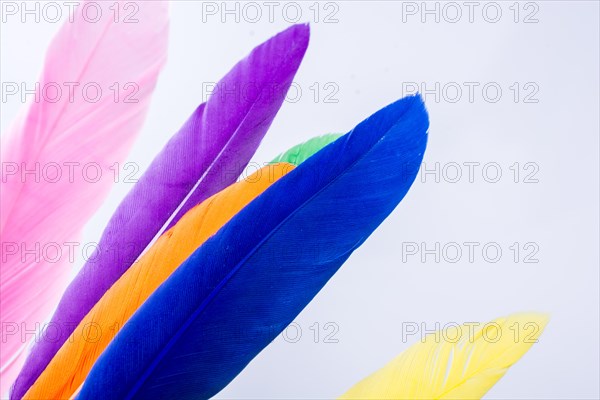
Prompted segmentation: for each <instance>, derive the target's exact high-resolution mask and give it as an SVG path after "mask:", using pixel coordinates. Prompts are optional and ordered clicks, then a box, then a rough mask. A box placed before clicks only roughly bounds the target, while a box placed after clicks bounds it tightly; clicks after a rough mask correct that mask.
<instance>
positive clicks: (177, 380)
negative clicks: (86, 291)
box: [78, 96, 429, 399]
mask: <svg viewBox="0 0 600 400" xmlns="http://www.w3.org/2000/svg"><path fill="white" fill-rule="evenodd" d="M428 126H429V122H428V117H427V112H426V111H425V106H424V104H423V102H422V99H421V98H420V97H419V96H413V97H407V98H404V99H402V100H399V101H397V102H395V103H393V104H391V105H389V106H387V107H385V108H384V109H382V110H380V111H378V112H377V113H375V114H374V115H372V116H371V117H369V118H368V119H366V120H365V121H363V122H362V123H360V124H359V125H358V126H357V127H356V128H354V129H353V130H352V131H351V132H350V133H348V134H346V135H344V136H342V137H341V138H339V139H338V140H336V141H335V142H333V143H332V144H330V145H328V146H327V147H325V148H324V149H323V150H321V151H319V152H318V153H316V154H315V155H314V156H312V157H310V158H309V159H308V160H306V161H305V162H304V163H302V164H301V165H300V166H299V167H298V168H296V169H295V170H293V171H291V172H290V173H289V174H287V175H286V176H284V177H283V178H282V179H280V180H279V181H277V182H276V183H274V184H273V185H272V186H271V187H270V188H269V189H267V190H266V191H265V192H264V193H263V194H262V195H260V196H259V197H258V198H256V199H255V200H254V201H253V202H252V203H250V204H249V205H248V206H246V207H245V208H244V209H243V210H242V211H241V212H240V213H239V214H237V215H236V216H235V217H234V218H233V219H232V220H231V221H229V223H227V224H226V225H225V226H224V227H223V228H222V229H221V230H220V231H219V232H218V233H217V234H216V235H215V236H213V237H212V238H211V239H209V240H208V241H206V242H205V243H204V245H202V246H201V247H200V248H199V249H198V250H196V251H195V252H194V253H193V254H192V255H191V256H190V257H189V258H188V259H187V260H186V261H185V262H184V263H183V264H182V265H181V266H180V267H179V268H178V269H177V270H176V271H175V272H174V273H173V274H172V275H171V277H170V278H169V279H168V280H167V281H165V282H164V283H163V285H162V286H160V287H159V288H158V289H157V290H156V292H155V293H154V294H153V295H152V296H151V297H150V298H149V299H148V300H147V301H146V303H144V304H143V305H142V307H140V309H139V310H138V311H137V312H136V313H135V314H134V316H133V317H132V318H131V319H130V320H129V322H128V323H127V324H126V325H125V326H124V327H123V329H122V330H121V331H120V333H119V334H118V335H117V336H116V337H115V339H114V340H113V342H112V343H111V344H110V345H109V347H108V348H107V349H106V351H105V352H104V353H103V354H102V355H101V357H100V358H99V359H98V361H97V362H96V364H95V365H94V367H93V369H92V371H91V372H90V374H89V376H88V378H87V379H86V381H85V384H84V386H83V387H82V390H81V392H80V393H79V396H78V399H122V398H142V399H147V398H162V399H168V398H172V399H192V398H194V399H198V398H208V397H211V396H213V395H215V394H216V393H218V392H219V391H220V390H221V389H223V388H224V387H225V386H226V385H227V384H228V383H229V382H230V381H231V380H232V379H233V378H235V376H236V375H237V374H239V373H240V372H241V371H242V369H243V368H244V367H245V366H246V365H247V364H248V363H249V362H250V361H251V360H252V359H253V358H254V357H255V356H256V355H257V354H258V353H259V352H260V351H261V350H262V349H263V348H264V347H265V346H267V345H268V344H269V343H270V342H271V341H272V340H273V339H274V338H275V337H276V336H277V335H278V334H279V333H280V332H281V331H282V330H283V329H285V327H286V326H287V325H288V324H289V323H290V322H291V321H292V320H293V319H294V318H295V317H296V316H297V315H298V314H299V313H300V312H301V311H302V309H303V308H304V307H306V305H307V304H308V303H309V302H310V301H311V299H312V298H313V297H314V296H315V295H316V294H317V293H318V292H319V290H320V289H321V288H322V287H323V286H324V285H325V284H326V283H327V281H328V280H329V279H330V278H331V277H332V275H333V274H334V273H335V272H336V271H337V269H338V268H339V267H340V266H341V265H342V264H343V263H344V261H346V259H347V258H348V257H349V256H350V254H351V253H352V252H353V251H354V250H355V249H356V248H357V247H359V246H360V245H361V244H362V243H363V242H364V241H365V240H366V239H367V237H368V236H369V235H370V234H371V233H372V232H373V231H374V230H375V229H376V228H377V226H378V225H379V224H380V223H381V222H382V221H383V220H384V219H385V218H386V217H387V216H388V215H389V214H390V213H391V212H392V210H393V209H394V208H395V207H396V206H397V205H398V203H399V202H400V200H402V198H403V197H404V195H405V194H406V192H407V191H408V189H409V188H410V186H411V184H412V182H413V180H414V178H415V176H416V174H417V172H418V169H419V166H420V164H421V160H422V158H423V153H424V151H425V146H426V142H427V129H428Z"/></svg>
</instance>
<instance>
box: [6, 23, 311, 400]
mask: <svg viewBox="0 0 600 400" xmlns="http://www.w3.org/2000/svg"><path fill="white" fill-rule="evenodd" d="M308 38H309V28H308V25H295V26H292V27H291V28H288V29H287V30H285V31H284V32H282V33H280V34H278V35H276V36H275V37H273V38H271V39H270V40H268V41H267V42H265V43H263V44H261V45H260V46H258V47H257V48H255V49H254V50H253V51H252V52H251V53H250V55H249V56H248V57H247V58H245V59H244V60H242V61H240V62H239V63H238V64H237V65H236V66H235V67H234V68H233V69H232V70H231V71H230V72H229V73H228V74H227V75H226V76H225V77H224V78H223V79H222V80H221V81H220V82H219V83H218V84H217V87H216V90H215V91H214V93H213V94H212V96H211V97H210V99H209V100H208V101H207V103H205V104H202V105H201V106H200V107H198V109H196V111H195V112H194V113H193V114H192V116H191V117H190V118H189V119H188V121H187V122H186V123H185V124H184V126H183V127H182V128H181V130H180V131H179V132H178V133H177V134H176V135H174V137H173V138H172V139H171V140H170V141H169V143H168V144H167V145H166V146H165V148H164V149H163V150H162V152H161V153H160V154H158V156H157V157H156V158H155V159H154V161H153V162H152V164H151V165H150V167H149V168H148V170H147V171H146V172H145V173H144V175H143V176H142V177H141V178H140V180H139V181H138V183H137V184H136V185H135V186H134V188H133V189H132V191H131V192H130V193H129V194H128V195H127V197H126V198H125V199H124V200H123V202H122V203H121V204H120V205H119V207H118V209H117V210H116V212H115V214H114V215H113V217H112V218H111V220H110V221H109V223H108V226H107V227H106V229H105V231H104V233H103V235H102V238H101V239H100V242H99V246H98V249H100V250H101V252H98V253H97V254H95V255H93V256H92V257H90V262H88V263H87V264H86V265H85V266H84V267H83V269H82V270H81V272H80V273H79V274H78V275H77V277H76V278H75V280H74V281H73V283H72V284H71V285H70V286H69V287H68V289H67V291H66V293H65V295H64V296H63V298H62V300H61V302H60V305H59V307H58V309H57V311H56V313H55V314H54V317H53V319H52V321H53V322H54V323H57V324H59V325H60V326H61V327H63V326H64V328H63V329H61V331H60V336H59V337H58V339H56V338H54V337H52V338H51V339H52V340H44V338H42V340H40V342H39V343H38V345H37V347H36V348H35V349H34V351H33V352H32V354H31V356H30V357H29V360H28V363H29V365H27V366H26V368H25V369H24V370H23V372H22V374H21V376H20V377H19V380H18V381H17V384H16V386H15V390H14V398H20V397H21V396H22V395H23V394H24V393H25V392H26V391H27V389H28V388H29V387H30V386H31V384H32V383H33V382H34V381H35V380H36V379H37V377H38V376H39V374H40V373H41V372H42V371H43V369H44V368H45V367H46V366H47V365H48V363H49V362H50V360H51V358H52V357H53V356H54V355H55V354H56V352H57V351H58V349H59V348H60V347H61V345H62V344H63V343H64V342H65V340H66V339H67V338H68V337H69V335H70V334H71V333H72V332H73V328H74V327H75V326H77V324H78V323H79V322H81V320H82V319H83V317H84V316H85V315H86V314H87V313H88V312H89V311H90V310H91V308H92V307H93V306H94V304H96V302H97V301H98V300H99V299H100V298H101V297H102V295H103V294H104V293H105V292H106V290H108V288H110V286H111V285H112V284H113V283H114V282H115V281H117V279H119V277H120V276H121V275H122V274H123V273H124V272H125V271H126V270H127V268H129V266H130V265H131V263H132V262H133V261H135V259H136V258H137V257H138V256H139V255H140V253H141V252H142V251H143V250H144V249H145V248H146V246H147V245H148V244H149V243H150V242H151V241H152V239H153V238H154V237H155V236H156V235H157V234H158V233H159V232H160V230H161V228H162V227H163V226H164V225H165V224H166V223H167V222H168V221H169V219H170V218H172V216H173V215H174V214H176V215H175V217H174V218H172V221H171V223H170V225H169V227H168V228H170V227H171V226H172V225H173V224H174V223H176V222H177V221H178V220H179V219H180V218H181V216H183V214H185V212H187V211H188V210H189V209H191V208H192V207H193V206H195V205H197V204H199V203H200V202H202V201H203V200H205V199H207V198H208V197H210V196H212V195H213V194H215V193H217V192H219V191H220V190H222V189H223V188H225V187H227V186H229V185H230V184H231V183H233V182H235V180H236V179H237V177H238V176H239V174H240V173H241V172H242V170H243V169H244V168H245V166H246V165H247V163H248V162H249V160H250V158H251V157H252V155H253V154H254V152H255V150H256V148H257V147H258V145H259V144H260V141H261V139H262V137H263V136H264V134H265V133H266V131H267V130H268V128H269V126H270V125H271V123H272V121H273V119H274V118H275V115H276V114H277V111H278V110H279V108H280V106H281V104H282V102H283V100H284V96H285V93H286V91H287V89H288V88H289V86H290V84H291V82H292V79H293V77H294V75H295V73H296V71H297V69H298V67H299V65H300V62H301V61H302V58H303V56H304V53H305V51H306V48H307V46H308ZM274 87H277V88H278V90H274V89H273V88H274ZM248 88H253V90H249V89H248ZM168 228H167V229H168ZM124 244H127V245H128V246H127V249H128V250H129V251H123V248H124Z"/></svg>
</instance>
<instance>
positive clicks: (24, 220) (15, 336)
mask: <svg viewBox="0 0 600 400" xmlns="http://www.w3.org/2000/svg"><path fill="white" fill-rule="evenodd" d="M88 3H94V4H88ZM86 7H87V10H86V11H87V13H86V14H84V8H86ZM96 7H100V8H101V17H100V19H99V20H98V21H97V22H92V20H93V19H95V18H96V17H95V16H96V15H99V14H96V11H97V10H96ZM116 7H118V8H119V11H120V13H119V15H117V14H116V13H115V8H116ZM92 8H93V10H91V9H92ZM115 20H116V21H115ZM167 40H168V4H167V2H166V1H152V2H149V1H148V2H144V1H139V2H131V1H121V2H118V5H117V4H115V2H114V1H111V2H91V1H84V2H83V3H81V4H80V6H79V7H78V8H77V9H76V10H75V12H74V14H73V19H72V20H67V21H65V23H64V25H63V26H62V28H61V29H60V31H59V32H58V34H57V36H56V37H55V38H54V40H53V41H52V43H51V45H50V47H49V49H48V52H47V55H46V60H45V65H44V69H43V72H42V76H41V79H40V84H39V88H40V90H39V92H38V93H37V95H38V96H39V98H37V99H32V101H31V102H30V104H29V105H28V107H27V109H26V110H25V112H24V113H23V114H21V116H20V118H18V120H17V121H16V123H15V124H13V126H12V127H11V130H10V132H7V133H8V135H3V137H2V142H3V143H2V163H3V166H2V167H3V168H2V190H1V195H0V201H1V203H0V209H1V210H2V213H1V215H0V242H1V244H2V260H1V262H2V267H1V274H0V292H1V296H0V311H1V315H2V316H1V322H2V352H1V358H0V361H1V370H0V394H3V393H6V391H7V390H8V385H9V384H10V383H12V381H13V380H14V378H15V376H16V374H17V373H18V371H19V369H20V367H21V364H22V362H23V358H24V357H23V356H24V353H25V352H24V351H23V348H24V345H25V343H26V342H27V341H29V340H31V339H32V338H33V337H34V334H32V333H31V332H32V331H34V330H35V331H37V332H40V331H41V329H42V328H43V325H44V322H45V321H46V320H47V318H48V317H49V316H50V314H51V312H52V310H53V309H54V307H55V306H56V304H57V302H58V300H59V299H60V295H61V293H62V292H63V291H64V289H65V287H66V286H67V284H68V281H69V279H70V278H71V268H70V263H69V256H68V255H69V254H68V253H69V247H68V246H69V245H68V244H67V243H69V242H76V241H77V240H78V238H79V234H80V231H81V229H82V227H83V225H84V224H85V222H86V221H87V220H88V219H89V218H90V217H91V215H92V214H93V213H94V212H95V211H96V210H97V208H98V207H99V206H100V205H101V204H102V201H103V199H104V197H105V196H106V195H107V194H108V191H109V190H110V188H111V184H112V183H113V182H114V172H113V170H111V169H110V168H111V167H112V166H113V165H114V164H115V163H116V162H121V161H122V160H123V159H124V158H125V156H126V154H127V152H128V151H129V149H130V147H131V145H132V143H133V141H134V139H135V138H136V136H137V133H138V132H139V131H140V128H141V126H142V124H143V121H144V118H145V115H146V112H147V109H148V106H149V103H150V98H151V94H152V92H153V90H154V87H155V85H156V81H157V78H158V75H159V72H160V70H161V68H162V66H163V65H164V63H165V61H166V52H167ZM71 82H75V83H77V84H78V86H74V85H73V84H71ZM86 85H87V86H86ZM115 85H116V86H115ZM56 87H60V88H61V90H62V96H60V98H58V100H56V93H57V92H56ZM70 87H71V88H73V89H72V91H71V89H69V88H70ZM98 87H99V88H100V89H101V91H102V93H101V95H100V97H99V98H98V99H97V100H96V98H95V97H96V96H97V93H99V92H97V91H96V88H98ZM117 89H118V97H115V96H116V93H117ZM75 163H77V164H75ZM98 166H99V167H100V170H98ZM113 168H114V167H113ZM26 170H29V171H36V170H37V172H35V173H29V174H23V172H25V171H26ZM98 171H101V172H100V173H101V175H100V177H99V178H98V175H97V172H98ZM59 172H60V175H57V174H58V173H59ZM55 244H56V245H55ZM56 246H58V247H56ZM38 249H39V250H38ZM57 249H60V255H61V257H60V258H59V259H58V260H55V256H56V255H57V254H59V253H57ZM78 249H80V247H79V248H78ZM28 250H34V252H35V253H36V254H31V253H30V254H27V251H28ZM48 251H49V252H50V253H48ZM23 335H25V336H23Z"/></svg>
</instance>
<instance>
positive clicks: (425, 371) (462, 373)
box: [341, 313, 548, 399]
mask: <svg viewBox="0 0 600 400" xmlns="http://www.w3.org/2000/svg"><path fill="white" fill-rule="evenodd" d="M547 323H548V316H547V315H544V314H537V313H523V314H513V315H510V316H508V317H505V318H499V319H496V320H494V321H492V322H489V323H487V324H479V325H475V324H465V325H454V326H451V327H448V328H447V329H445V330H443V331H440V332H437V333H435V334H429V335H427V336H425V337H424V338H422V340H421V341H419V343H417V344H415V345H413V346H411V347H410V348H409V349H408V350H406V351H405V352H403V353H402V354H400V355H399V356H398V357H396V358H395V359H394V360H392V361H391V362H390V363H389V364H387V365H386V366H385V367H383V368H382V369H380V370H379V371H377V372H375V373H374V374H372V375H371V376H369V377H367V378H366V379H364V380H362V381H360V382H359V383H357V384H356V385H354V386H353V387H352V388H351V389H350V390H349V391H348V392H346V393H345V394H344V395H342V396H341V399H480V398H481V397H482V396H483V395H484V394H485V393H487V391H488V390H490V388H491V387H492V386H494V384H495V383H496V382H497V381H498V380H499V379H500V378H501V377H502V376H503V375H504V374H505V373H506V371H507V370H508V368H509V367H510V366H511V365H513V364H514V363H515V362H517V360H519V358H521V357H522V356H523V354H525V353H526V352H527V351H528V350H529V348H530V347H531V346H532V345H533V343H536V342H537V340H538V338H539V336H540V335H541V333H542V331H543V330H544V328H545V327H546V324H547Z"/></svg>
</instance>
